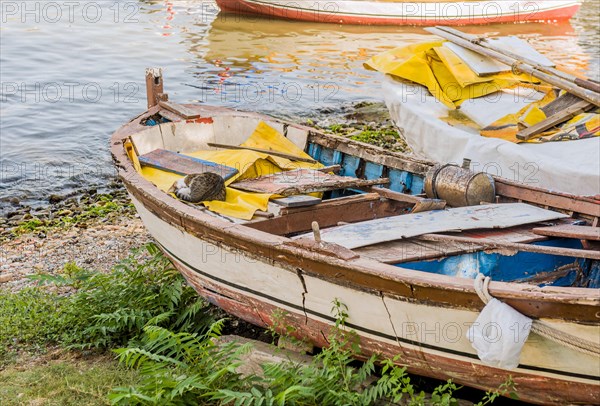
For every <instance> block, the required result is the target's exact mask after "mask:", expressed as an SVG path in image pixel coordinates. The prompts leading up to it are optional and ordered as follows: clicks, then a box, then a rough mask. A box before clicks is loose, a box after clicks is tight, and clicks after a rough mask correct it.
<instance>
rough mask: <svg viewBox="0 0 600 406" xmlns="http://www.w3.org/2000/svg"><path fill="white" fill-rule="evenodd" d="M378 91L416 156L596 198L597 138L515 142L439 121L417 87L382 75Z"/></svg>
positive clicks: (599, 189)
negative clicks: (465, 160)
mask: <svg viewBox="0 0 600 406" xmlns="http://www.w3.org/2000/svg"><path fill="white" fill-rule="evenodd" d="M383 92H384V97H385V101H386V104H387V107H388V109H389V111H390V115H391V117H392V119H393V120H394V122H395V123H396V125H397V126H398V127H399V128H400V129H401V132H402V133H403V134H404V136H405V137H406V141H407V143H408V144H409V145H410V147H411V148H412V150H413V151H414V152H415V154H417V155H419V156H421V157H425V158H428V159H431V160H434V161H437V162H442V163H457V164H459V165H460V164H462V161H463V158H469V159H471V169H472V170H474V171H484V172H487V173H489V174H490V175H497V176H501V177H503V178H506V179H509V180H513V181H518V182H522V183H525V184H529V185H531V186H537V187H542V188H545V189H550V190H554V191H560V192H564V193H572V194H577V195H598V194H600V137H592V138H588V139H584V140H577V141H561V142H548V143H544V144H514V143H512V142H508V141H504V140H501V139H496V138H486V137H482V136H480V135H479V133H478V131H476V130H475V129H472V128H468V127H467V126H464V127H463V126H451V125H450V124H448V123H446V122H445V121H443V120H440V118H441V117H448V115H449V114H450V111H449V110H448V108H447V107H446V106H444V105H443V104H442V103H440V102H439V101H437V100H436V99H435V98H434V97H433V96H431V95H430V94H429V91H428V90H427V89H426V88H424V87H422V86H420V85H414V84H408V83H403V82H399V81H396V80H394V79H392V78H390V77H386V78H385V79H384V83H383ZM465 103H468V101H466V102H465ZM493 107H494V106H493V104H491V105H490V108H493Z"/></svg>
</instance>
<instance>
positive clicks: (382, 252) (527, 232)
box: [355, 225, 548, 264]
mask: <svg viewBox="0 0 600 406" xmlns="http://www.w3.org/2000/svg"><path fill="white" fill-rule="evenodd" d="M461 236H465V237H472V238H485V239H488V240H493V241H498V242H513V243H522V244H529V243H532V242H537V241H545V240H547V239H548V238H547V237H544V236H541V235H536V234H534V233H533V232H532V231H531V226H529V225H525V226H517V227H511V228H507V229H496V230H472V231H469V230H467V231H464V232H463V233H461ZM481 250H483V246H481V245H477V244H464V243H458V242H445V243H440V242H431V241H422V240H419V239H418V237H417V238H416V239H414V238H413V239H410V240H400V241H388V242H382V243H379V244H375V245H370V246H368V247H362V248H357V249H356V250H355V251H356V252H357V253H359V254H360V255H361V256H366V257H369V258H373V259H375V260H377V261H380V262H384V263H386V264H400V263H403V262H412V261H423V260H430V259H435V258H443V257H445V256H449V255H460V254H466V253H468V252H477V251H481Z"/></svg>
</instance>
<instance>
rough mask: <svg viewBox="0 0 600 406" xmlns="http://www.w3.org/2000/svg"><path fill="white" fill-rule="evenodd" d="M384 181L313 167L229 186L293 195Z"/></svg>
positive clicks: (379, 183) (382, 180)
mask: <svg viewBox="0 0 600 406" xmlns="http://www.w3.org/2000/svg"><path fill="white" fill-rule="evenodd" d="M385 183H389V179H375V180H362V179H357V178H352V177H349V176H338V175H333V174H329V173H323V172H321V171H318V170H314V169H297V170H293V171H286V172H279V173H275V174H273V175H268V176H261V177H259V178H254V179H245V180H242V181H240V182H235V183H232V184H231V187H233V188H236V189H240V190H245V191H247V192H255V193H271V194H277V195H282V196H293V195H301V194H306V193H313V192H324V191H327V190H336V189H345V188H359V187H363V186H371V185H381V184H385Z"/></svg>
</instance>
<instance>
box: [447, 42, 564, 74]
mask: <svg viewBox="0 0 600 406" xmlns="http://www.w3.org/2000/svg"><path fill="white" fill-rule="evenodd" d="M486 42H487V43H488V44H489V45H492V46H494V47H497V48H503V49H505V50H507V51H510V52H512V53H513V54H517V55H524V56H526V57H527V58H528V59H529V60H532V61H535V62H536V63H537V64H539V65H542V66H546V67H554V66H555V64H554V63H553V62H552V61H551V60H549V59H548V58H546V57H545V56H544V55H542V54H540V53H539V52H538V51H536V50H535V49H534V48H532V47H531V45H529V44H528V43H527V42H526V41H523V40H522V39H520V38H517V37H514V36H509V37H501V38H496V39H487V40H486V41H485V42H483V43H482V44H483V46H485V43H486ZM444 46H445V47H447V48H450V49H451V50H452V51H453V52H454V53H455V54H456V55H457V56H458V57H459V58H460V59H462V60H463V61H464V62H465V63H466V64H467V66H468V67H469V68H471V69H472V70H473V71H474V72H475V73H477V74H478V75H479V76H486V75H493V74H496V73H502V72H509V71H510V70H511V68H510V66H508V65H506V64H503V63H502V62H499V61H496V60H495V59H492V58H490V57H488V56H485V55H481V54H479V53H477V52H474V51H471V50H469V49H466V48H463V47H461V46H460V45H456V44H454V43H451V42H446V43H444Z"/></svg>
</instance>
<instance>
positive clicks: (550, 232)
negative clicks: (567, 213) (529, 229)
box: [533, 224, 600, 241]
mask: <svg viewBox="0 0 600 406" xmlns="http://www.w3.org/2000/svg"><path fill="white" fill-rule="evenodd" d="M533 232H534V233H535V234H539V235H545V236H549V237H562V238H575V239H578V240H591V241H600V227H591V226H574V225H570V224H561V225H558V226H551V227H537V228H534V229H533Z"/></svg>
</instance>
